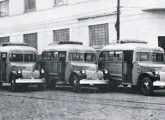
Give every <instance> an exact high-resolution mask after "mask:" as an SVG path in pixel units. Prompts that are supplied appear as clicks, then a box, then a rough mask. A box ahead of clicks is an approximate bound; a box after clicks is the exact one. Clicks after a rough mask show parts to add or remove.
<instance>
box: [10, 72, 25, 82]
mask: <svg viewBox="0 0 165 120" xmlns="http://www.w3.org/2000/svg"><path fill="white" fill-rule="evenodd" d="M12 75H14V76H15V78H16V79H17V78H22V74H18V72H17V71H11V73H10V75H9V81H10V82H11V76H12Z"/></svg>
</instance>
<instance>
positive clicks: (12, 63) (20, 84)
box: [0, 43, 45, 91]
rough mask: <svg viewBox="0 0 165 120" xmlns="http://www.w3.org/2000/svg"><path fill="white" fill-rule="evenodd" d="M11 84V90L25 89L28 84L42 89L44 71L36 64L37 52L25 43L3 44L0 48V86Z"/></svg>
mask: <svg viewBox="0 0 165 120" xmlns="http://www.w3.org/2000/svg"><path fill="white" fill-rule="evenodd" d="M3 83H11V90H12V91H15V90H18V89H19V88H21V89H27V88H28V85H29V84H36V85H38V87H40V88H43V87H44V84H45V79H44V70H42V69H40V65H39V64H38V63H37V50H36V49H35V48H33V47H30V46H28V44H26V43H4V44H3V46H2V47H1V48H0V86H1V87H2V84H3Z"/></svg>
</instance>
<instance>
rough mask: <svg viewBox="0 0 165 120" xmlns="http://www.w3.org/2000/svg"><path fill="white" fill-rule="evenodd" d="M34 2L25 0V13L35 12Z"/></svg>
mask: <svg viewBox="0 0 165 120" xmlns="http://www.w3.org/2000/svg"><path fill="white" fill-rule="evenodd" d="M35 10H36V1H35V0H25V12H30V11H35Z"/></svg>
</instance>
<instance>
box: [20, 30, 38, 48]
mask: <svg viewBox="0 0 165 120" xmlns="http://www.w3.org/2000/svg"><path fill="white" fill-rule="evenodd" d="M23 37H24V42H25V43H28V44H29V45H30V46H32V47H34V48H36V49H37V33H30V34H24V36H23Z"/></svg>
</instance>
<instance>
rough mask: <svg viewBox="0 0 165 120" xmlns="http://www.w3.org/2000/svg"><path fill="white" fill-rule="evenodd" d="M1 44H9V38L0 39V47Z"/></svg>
mask: <svg viewBox="0 0 165 120" xmlns="http://www.w3.org/2000/svg"><path fill="white" fill-rule="evenodd" d="M3 42H10V37H9V36H7V37H0V46H2V43H3Z"/></svg>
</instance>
